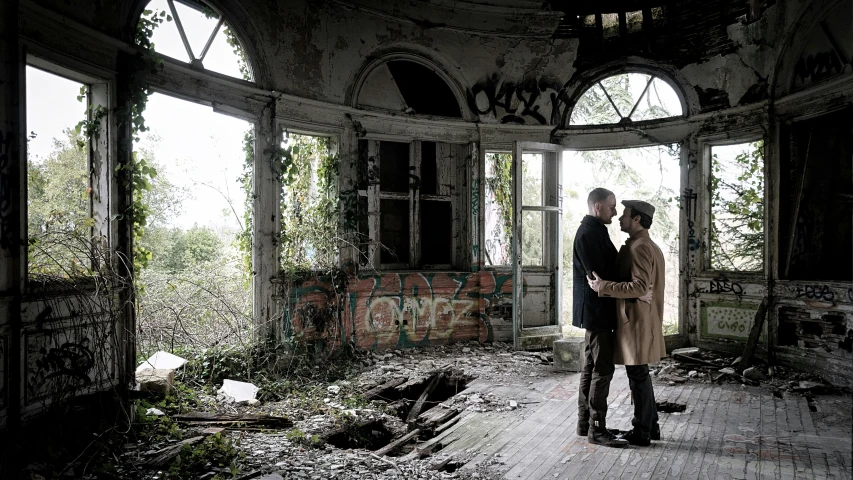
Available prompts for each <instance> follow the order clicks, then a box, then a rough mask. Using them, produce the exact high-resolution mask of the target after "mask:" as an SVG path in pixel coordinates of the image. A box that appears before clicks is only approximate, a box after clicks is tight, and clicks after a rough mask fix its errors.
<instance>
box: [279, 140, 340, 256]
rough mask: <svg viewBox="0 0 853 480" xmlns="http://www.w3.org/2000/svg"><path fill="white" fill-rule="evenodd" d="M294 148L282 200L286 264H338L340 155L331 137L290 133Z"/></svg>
mask: <svg viewBox="0 0 853 480" xmlns="http://www.w3.org/2000/svg"><path fill="white" fill-rule="evenodd" d="M282 148H285V149H287V150H289V151H290V152H291V161H290V164H289V165H288V166H287V171H286V172H285V175H284V185H283V188H284V192H283V195H282V204H281V260H282V265H283V266H285V267H291V268H292V267H301V268H310V269H316V268H332V267H334V266H336V265H337V257H338V252H337V245H336V240H335V239H336V238H337V224H338V221H337V220H338V203H337V175H336V171H337V167H336V164H337V159H336V158H335V157H334V156H333V155H332V154H331V151H330V149H329V139H328V138H325V137H315V136H311V135H299V134H292V133H291V134H287V136H286V137H285V141H284V142H283V143H282Z"/></svg>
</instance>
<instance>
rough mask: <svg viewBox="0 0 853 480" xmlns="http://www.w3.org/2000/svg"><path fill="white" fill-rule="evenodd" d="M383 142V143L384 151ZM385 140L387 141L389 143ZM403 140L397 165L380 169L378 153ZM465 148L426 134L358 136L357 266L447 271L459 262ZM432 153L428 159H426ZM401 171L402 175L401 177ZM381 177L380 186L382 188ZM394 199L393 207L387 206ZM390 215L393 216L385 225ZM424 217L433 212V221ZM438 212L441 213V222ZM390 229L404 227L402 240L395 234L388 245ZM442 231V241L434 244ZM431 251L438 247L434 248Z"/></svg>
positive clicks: (388, 150)
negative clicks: (361, 242)
mask: <svg viewBox="0 0 853 480" xmlns="http://www.w3.org/2000/svg"><path fill="white" fill-rule="evenodd" d="M383 142H384V143H385V145H386V147H385V148H384V150H385V153H384V154H383V146H382V145H383ZM389 144H390V145H391V146H392V147H390V148H389ZM406 146H407V147H408V155H407V158H406V160H405V161H403V162H402V165H401V164H399V163H398V165H396V166H395V168H394V170H392V169H389V168H385V169H383V156H384V157H385V160H384V161H385V162H388V158H389V157H390V156H391V155H389V153H390V151H391V150H392V149H394V150H397V155H396V156H402V155H401V152H402V151H403V150H404V149H405V147H406ZM469 148H470V147H469V145H468V144H462V143H445V142H440V141H433V140H428V139H406V138H399V137H386V136H382V137H367V138H365V139H361V140H359V143H358V151H359V156H358V157H359V160H358V163H359V166H358V168H357V170H358V172H359V173H358V175H357V177H358V181H357V185H356V189H357V192H358V203H359V205H360V210H361V212H360V215H359V216H360V217H361V219H360V221H359V234H360V236H361V237H362V238H366V239H367V242H365V243H366V244H365V245H363V246H362V247H363V248H362V253H361V255H360V259H361V261H360V265H359V266H360V268H362V269H368V270H369V269H375V270H384V271H387V270H411V269H419V270H437V271H441V270H444V271H447V270H452V269H455V268H456V269H458V268H461V267H462V266H463V265H464V263H465V262H464V259H463V258H462V257H463V255H464V253H463V251H464V249H462V248H461V242H462V240H463V235H462V228H463V223H462V222H461V218H460V217H461V214H462V208H461V202H462V194H463V192H462V191H461V188H460V187H461V186H462V185H465V184H466V183H465V179H466V178H467V175H468V173H467V170H466V168H467V166H466V162H465V158H466V154H467V152H468V150H469ZM433 152H434V153H433ZM432 155H434V162H432V161H431V157H432ZM394 161H396V162H401V159H400V158H395V159H394ZM404 172H405V173H404ZM402 175H405V183H404V182H403V178H401V176H402ZM383 177H384V178H383ZM383 180H384V183H385V184H386V185H387V187H386V188H383V185H382V184H383ZM433 185H434V187H433ZM403 202H405V203H407V205H406V213H407V214H408V216H404V214H403V213H402V212H403V210H402V208H401V207H402V206H403ZM394 204H397V205H396V207H394V206H392V205H394ZM395 208H396V209H397V212H396V213H397V214H396V215H395V214H394V211H393V210H394V209H395ZM430 211H435V212H438V213H437V214H436V216H435V217H431V216H429V215H427V213H428V212H430ZM395 217H396V218H397V222H393V223H394V225H391V223H392V221H393V220H394V218H395ZM430 217H431V218H438V219H439V222H438V224H436V223H435V222H432V221H431V218H430ZM442 218H447V221H448V223H447V224H446V225H445V224H443V222H442V221H441V219H442ZM426 222H429V223H430V224H429V225H428V224H426ZM403 227H405V228H403ZM395 230H396V231H400V230H402V231H404V232H405V230H408V235H407V238H406V241H405V242H403V241H402V240H400V239H397V240H396V245H391V243H395V240H394V237H396V235H397V233H396V231H395ZM445 236H446V237H447V238H446V244H445V246H444V247H443V248H439V244H440V243H441V241H443V240H444V238H443V237H445ZM434 237H437V238H434ZM389 239H391V240H390V241H389ZM437 242H438V243H437ZM425 244H429V249H428V250H430V251H429V252H427V253H426V254H425V253H424V251H425V250H427V248H425V247H424V246H425ZM364 247H366V248H364ZM394 247H397V248H394ZM403 248H406V249H407V250H403ZM442 250H443V253H441V251H442ZM436 251H438V252H440V253H439V254H435V252H436ZM403 252H405V255H403V254H402V253H403Z"/></svg>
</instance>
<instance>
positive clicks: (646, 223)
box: [629, 207, 652, 230]
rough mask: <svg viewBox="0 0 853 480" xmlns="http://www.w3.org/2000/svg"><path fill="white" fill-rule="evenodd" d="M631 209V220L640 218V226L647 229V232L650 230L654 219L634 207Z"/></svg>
mask: <svg viewBox="0 0 853 480" xmlns="http://www.w3.org/2000/svg"><path fill="white" fill-rule="evenodd" d="M629 208H631V218H634V217H640V226H641V227H643V228H645V229H646V230H648V229H649V228H651V227H652V217H650V216H648V215H646V214H645V213H643V212H641V211H639V210H637V209H635V208H632V207H629Z"/></svg>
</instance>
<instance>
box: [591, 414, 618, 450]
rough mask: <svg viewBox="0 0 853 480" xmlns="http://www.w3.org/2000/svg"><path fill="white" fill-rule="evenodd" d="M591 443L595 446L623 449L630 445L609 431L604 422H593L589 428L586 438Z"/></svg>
mask: <svg viewBox="0 0 853 480" xmlns="http://www.w3.org/2000/svg"><path fill="white" fill-rule="evenodd" d="M586 439H587V441H588V442H589V443H592V444H595V445H604V446H605V447H614V448H623V447H626V446H627V445H628V441H627V440H623V439H621V438H616V435H613V434H612V433H610V431H609V430H607V426H606V424H605V422H604V420H593V421H592V423H591V424H590V426H589V433H588V434H587V436H586Z"/></svg>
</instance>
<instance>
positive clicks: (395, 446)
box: [373, 428, 421, 457]
mask: <svg viewBox="0 0 853 480" xmlns="http://www.w3.org/2000/svg"><path fill="white" fill-rule="evenodd" d="M419 433H421V429H420V428H416V429H414V430H412V431H411V432H409V433H407V434H405V435H403V436H402V437H400V438H398V439H397V440H394V441H393V442H391V443H389V444H388V445H385V446H384V447H382V448H380V449H379V450H376V451H375V452H373V453H375V454H376V455H377V456H379V457H381V456H382V455H387V454H388V453H391V452H393V451H394V450H396V449H398V448H400V447H401V446H402V445H405V444H406V443H408V442H409V441H410V440H411V439H413V438H415V437H417V436H418V434H419Z"/></svg>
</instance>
